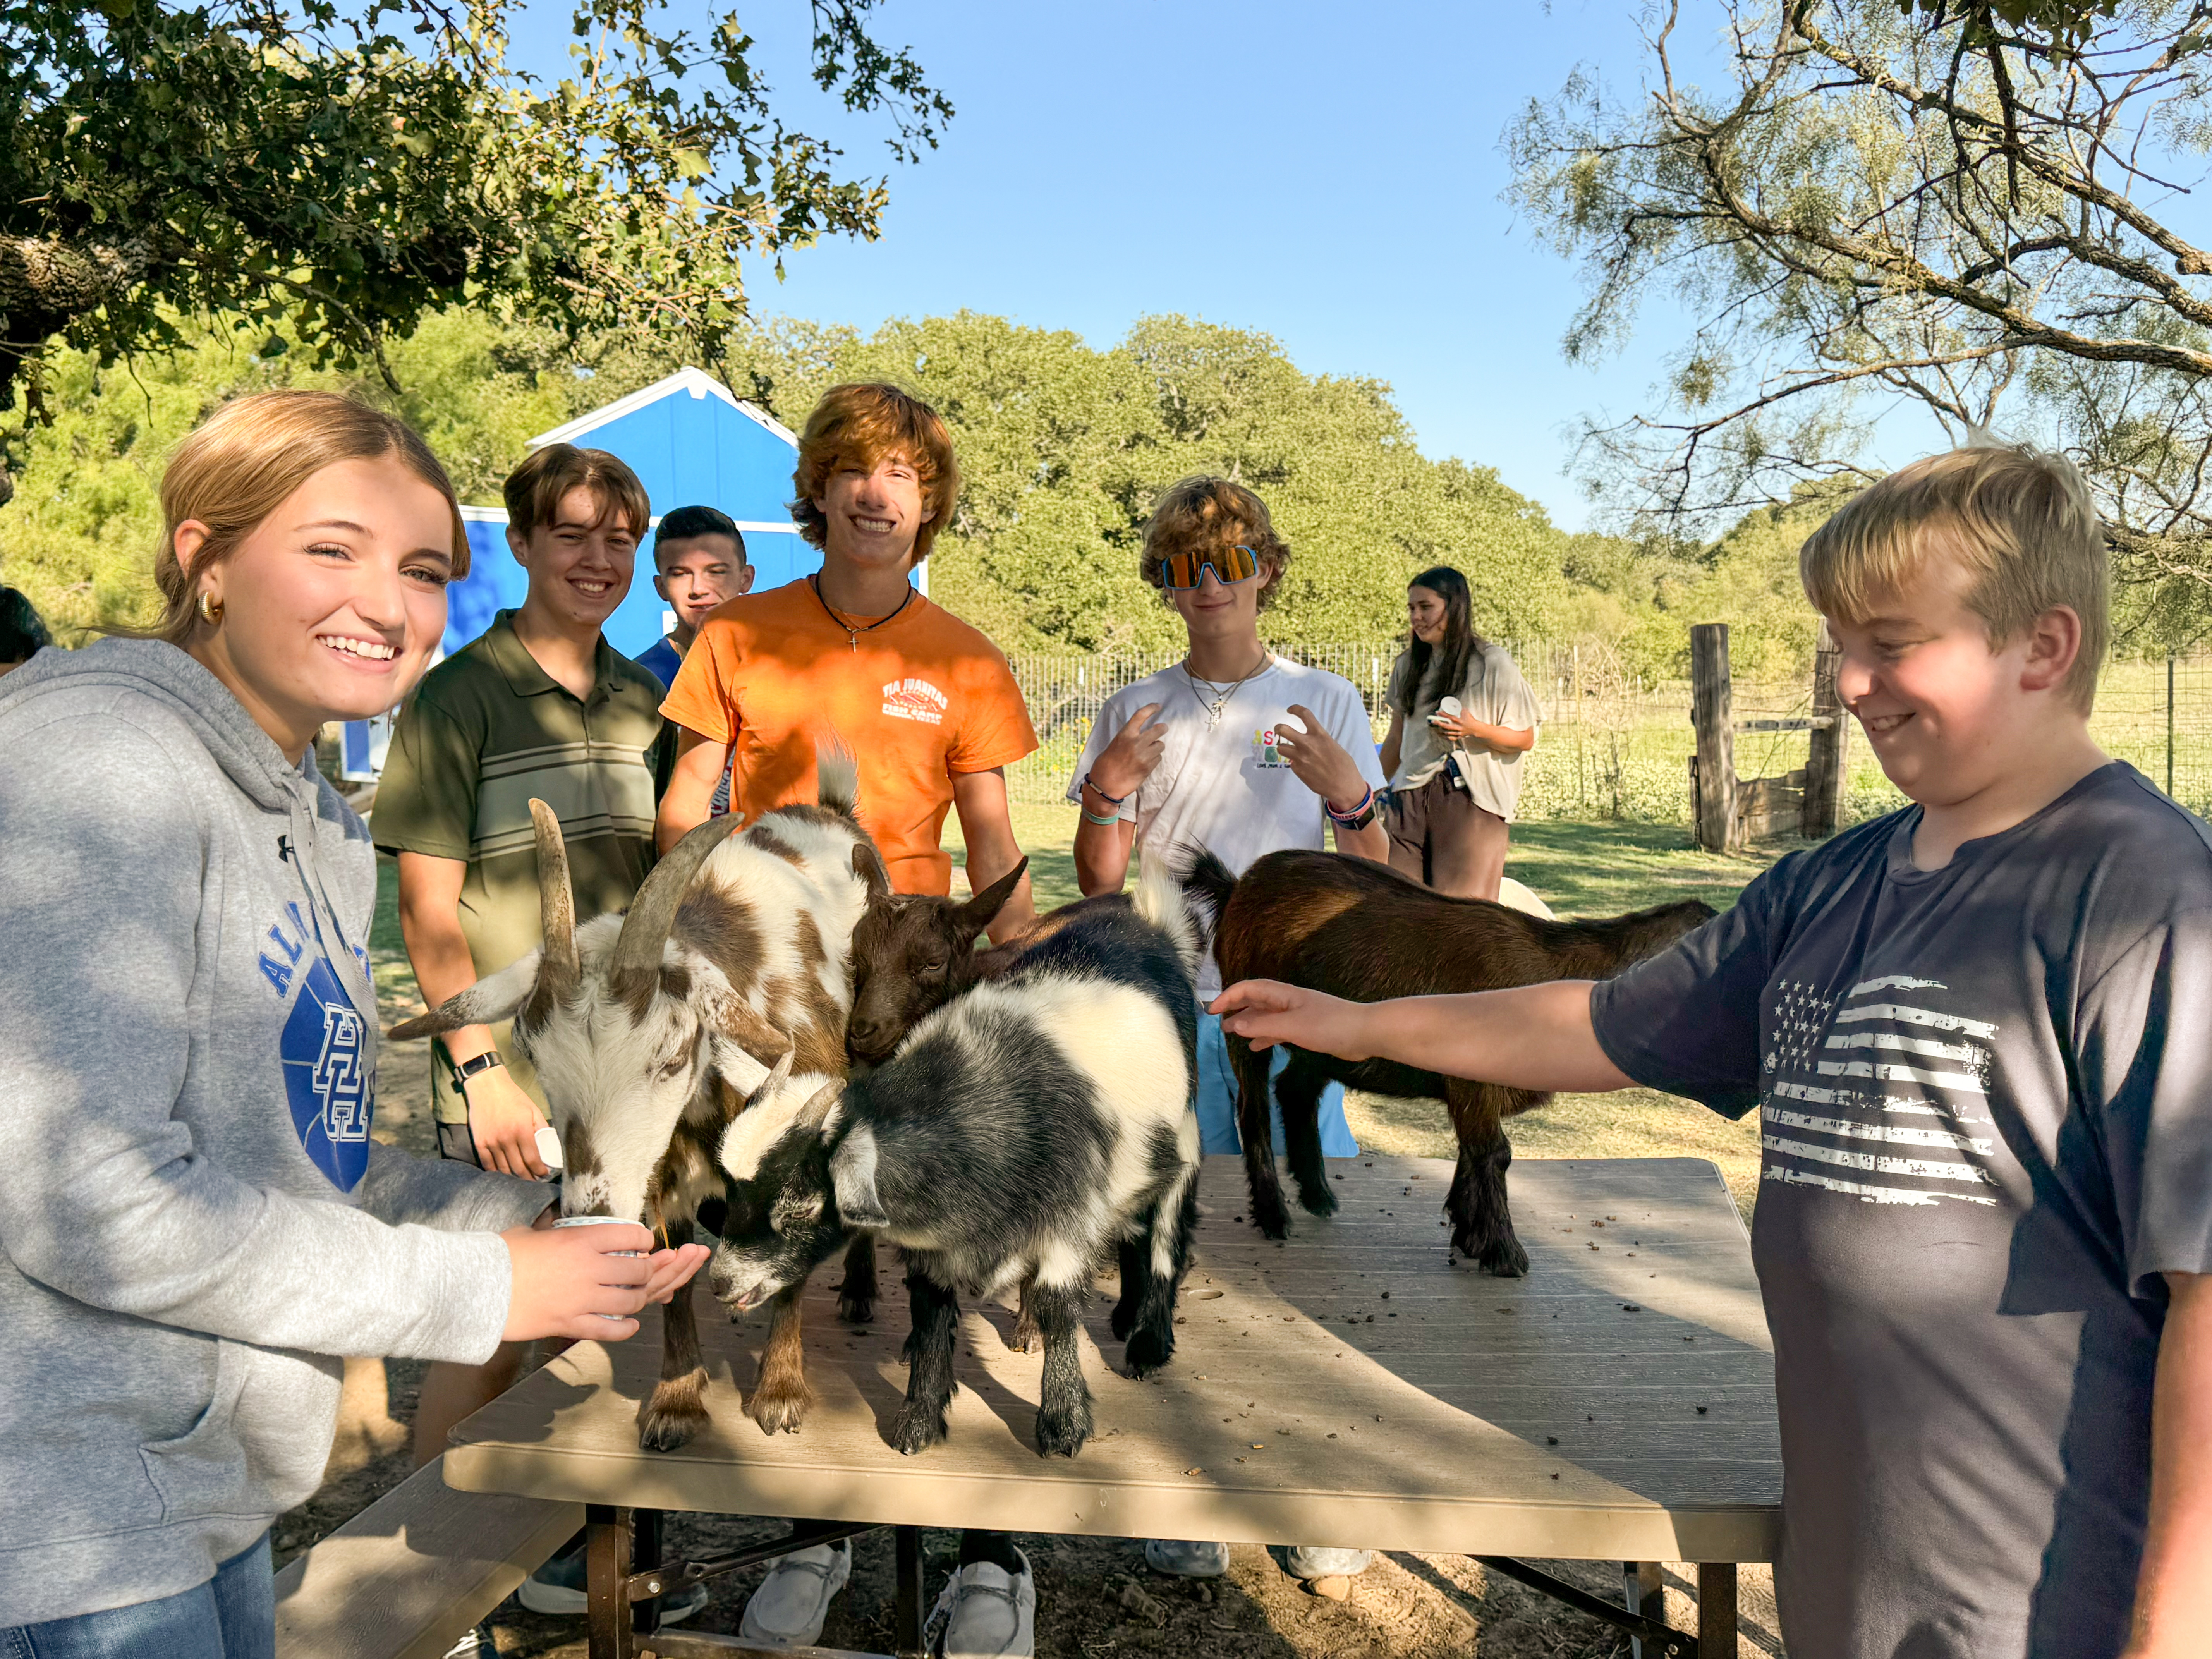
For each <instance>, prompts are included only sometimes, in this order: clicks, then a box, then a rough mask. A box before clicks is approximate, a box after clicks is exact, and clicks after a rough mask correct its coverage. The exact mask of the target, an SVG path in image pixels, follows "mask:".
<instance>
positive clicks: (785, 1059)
mask: <svg viewBox="0 0 2212 1659" xmlns="http://www.w3.org/2000/svg"><path fill="white" fill-rule="evenodd" d="M795 1052H796V1050H793V1049H790V1048H787V1049H785V1050H784V1051H783V1055H782V1058H781V1059H780V1060H777V1061H776V1062H775V1065H774V1066H771V1067H769V1074H768V1075H767V1076H766V1077H764V1078H763V1079H761V1080H760V1081H759V1082H758V1083H757V1084H756V1085H754V1086H753V1091H752V1092H751V1093H750V1094H749V1095H747V1096H746V1097H745V1109H746V1110H747V1111H750V1110H751V1109H753V1108H754V1107H756V1106H757V1105H759V1104H760V1103H762V1102H763V1101H764V1100H768V1099H770V1098H772V1097H774V1096H775V1092H776V1091H777V1090H779V1089H781V1088H782V1087H783V1085H785V1084H787V1083H788V1082H789V1081H791V1056H792V1055H793V1053H795Z"/></svg>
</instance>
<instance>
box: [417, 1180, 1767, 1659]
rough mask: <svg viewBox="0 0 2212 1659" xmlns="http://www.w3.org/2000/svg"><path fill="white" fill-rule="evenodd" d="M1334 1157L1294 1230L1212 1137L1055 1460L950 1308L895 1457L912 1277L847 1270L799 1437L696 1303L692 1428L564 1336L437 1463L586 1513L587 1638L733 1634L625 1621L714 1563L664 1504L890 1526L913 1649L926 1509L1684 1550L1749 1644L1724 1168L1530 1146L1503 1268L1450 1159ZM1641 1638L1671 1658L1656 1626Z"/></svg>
mask: <svg viewBox="0 0 2212 1659" xmlns="http://www.w3.org/2000/svg"><path fill="white" fill-rule="evenodd" d="M1330 1168H1331V1171H1332V1180H1334V1182H1336V1190H1337V1193H1338V1194H1339V1197H1340V1200H1341V1205H1342V1207H1341V1209H1340V1211H1339V1212H1338V1214H1337V1215H1336V1216H1334V1218H1330V1219H1328V1220H1320V1219H1316V1218H1312V1217H1310V1216H1307V1215H1306V1214H1304V1212H1293V1216H1294V1219H1293V1222H1292V1227H1291V1237H1290V1238H1289V1239H1288V1240H1287V1241H1286V1242H1285V1243H1279V1244H1278V1243H1270V1242H1268V1241H1267V1240H1266V1239H1264V1238H1262V1237H1261V1236H1260V1235H1259V1234H1258V1232H1256V1231H1255V1230H1254V1229H1253V1228H1252V1227H1251V1226H1250V1225H1249V1223H1248V1222H1247V1221H1246V1220H1245V1219H1244V1215H1245V1210H1246V1205H1245V1196H1244V1194H1245V1187H1244V1176H1243V1165H1242V1163H1241V1161H1240V1160H1237V1159H1235V1158H1208V1159H1207V1160H1206V1170H1205V1174H1204V1176H1203V1180H1202V1184H1201V1188H1200V1192H1201V1195H1202V1197H1203V1199H1204V1202H1205V1207H1206V1215H1205V1217H1204V1218H1203V1219H1202V1220H1201V1222H1200V1231H1199V1249H1198V1256H1197V1261H1196V1265H1195V1266H1194V1267H1193V1269H1192V1271H1191V1273H1190V1276H1189V1278H1188V1280H1187V1281H1186V1283H1185V1285H1184V1288H1183V1292H1182V1303H1181V1304H1180V1307H1179V1310H1178V1316H1177V1320H1176V1323H1177V1325H1178V1326H1179V1327H1180V1329H1179V1330H1178V1332H1177V1336H1178V1339H1179V1340H1178V1346H1177V1347H1176V1355H1175V1358H1174V1360H1173V1362H1172V1363H1171V1364H1169V1365H1168V1366H1167V1367H1166V1369H1165V1370H1163V1371H1161V1372H1159V1373H1158V1375H1156V1376H1152V1377H1150V1378H1147V1379H1146V1380H1145V1381H1142V1382H1137V1381H1133V1380H1132V1379H1130V1378H1127V1377H1125V1376H1121V1375H1119V1374H1118V1373H1117V1372H1116V1371H1115V1370H1113V1369H1112V1364H1119V1362H1120V1358H1121V1345H1120V1344H1119V1343H1118V1342H1115V1340H1113V1338H1112V1336H1111V1334H1109V1332H1108V1330H1107V1328H1106V1315H1107V1310H1108V1308H1109V1304H1110V1297H1106V1296H1103V1295H1102V1296H1101V1297H1099V1298H1098V1300H1097V1303H1096V1304H1095V1305H1094V1307H1093V1309H1092V1311H1091V1318H1090V1322H1089V1336H1090V1339H1091V1340H1090V1341H1089V1342H1087V1343H1086V1344H1085V1375H1086V1376H1088V1377H1089V1379H1090V1383H1091V1389H1092V1391H1093V1394H1094V1395H1095V1396H1096V1401H1095V1407H1094V1410H1095V1415H1096V1419H1097V1438H1096V1439H1094V1440H1092V1441H1091V1443H1090V1444H1089V1445H1087V1446H1085V1448H1084V1449H1083V1451H1082V1452H1081V1453H1080V1455H1078V1456H1077V1457H1075V1458H1074V1459H1073V1460H1072V1461H1071V1460H1066V1459H1061V1458H1053V1459H1042V1458H1040V1457H1039V1456H1038V1455H1037V1454H1036V1449H1035V1448H1034V1445H1033V1443H1032V1440H1031V1434H1032V1431H1033V1427H1034V1422H1035V1417H1036V1401H1037V1391H1038V1374H1039V1358H1040V1357H1039V1355H1037V1354H1036V1353H1019V1352H1013V1351H1012V1350H1010V1349H1008V1348H1007V1347H1006V1344H1005V1340H1004V1339H1005V1337H1006V1334H1008V1333H1009V1332H1010V1331H1011V1329H1012V1322H1013V1314H1012V1311H1011V1310H1006V1309H1003V1308H1000V1307H997V1306H986V1307H974V1306H969V1307H964V1308H963V1316H962V1335H963V1341H962V1342H961V1344H960V1347H959V1351H958V1355H957V1360H956V1367H957V1376H958V1378H959V1380H960V1382H961V1383H962V1384H963V1386H962V1388H961V1389H960V1391H959V1393H958V1394H957V1395H956V1396H955V1397H954V1401H953V1405H952V1409H951V1415H950V1419H949V1420H950V1424H951V1437H950V1438H949V1439H948V1440H947V1441H946V1442H945V1443H944V1444H942V1445H940V1446H938V1447H936V1448H933V1449H931V1450H930V1451H928V1452H926V1453H924V1454H922V1455H920V1456H917V1457H911V1458H908V1457H902V1456H901V1455H899V1454H898V1453H897V1452H896V1451H894V1450H892V1449H891V1448H890V1446H889V1444H887V1443H886V1440H885V1436H886V1433H887V1431H888V1430H889V1428H890V1424H891V1422H892V1421H893V1419H894V1418H895V1417H896V1413H897V1411H898V1408H899V1406H900V1403H901V1401H902V1400H903V1398H904V1395H905V1389H906V1374H905V1370H904V1369H903V1367H902V1364H901V1363H900V1348H901V1345H902V1343H903V1342H904V1340H905V1338H906V1334H907V1329H908V1322H907V1318H906V1310H905V1307H904V1298H903V1297H901V1296H898V1295H896V1293H893V1294H890V1295H889V1296H888V1297H886V1299H885V1301H884V1304H882V1305H881V1306H880V1307H879V1309H878V1321H877V1322H876V1323H875V1324H873V1325H872V1326H863V1327H857V1328H855V1327H852V1326H847V1325H842V1324H840V1323H838V1322H837V1320H836V1298H835V1296H834V1293H833V1291H832V1289H831V1286H832V1285H834V1284H835V1282H836V1279H837V1277H838V1274H837V1273H836V1269H835V1267H834V1265H833V1266H832V1267H830V1268H829V1269H828V1270H826V1271H824V1272H823V1273H819V1274H817V1279H816V1283H815V1285H814V1286H813V1287H812V1288H811V1291H810V1292H809V1294H808V1298H807V1306H806V1318H807V1322H808V1331H807V1340H806V1348H807V1356H806V1357H807V1373H808V1376H809V1378H810V1380H811V1383H812V1385H813V1387H814V1389H816V1391H817V1393H818V1394H819V1395H820V1396H821V1403H820V1404H819V1405H818V1406H817V1407H816V1408H815V1410H814V1413H813V1414H812V1415H811V1416H810V1417H809V1418H808V1419H806V1422H805V1426H804V1427H803V1428H801V1429H800V1430H799V1432H797V1433H796V1434H788V1435H776V1436H772V1437H771V1436H766V1435H763V1433H762V1432H761V1431H760V1430H759V1429H758V1428H757V1426H756V1425H754V1424H753V1423H752V1421H751V1420H750V1419H748V1418H746V1417H744V1415H743V1414H742V1413H741V1411H740V1409H739V1406H740V1397H739V1394H738V1386H737V1385H738V1384H746V1383H750V1382H751V1381H752V1378H753V1376H754V1372H755V1365H756V1362H757V1354H758V1352H759V1347H760V1344H761V1340H762V1338H763V1335H764V1334H765V1329H766V1322H765V1316H756V1317H753V1318H750V1319H748V1320H746V1321H744V1322H740V1323H738V1324H736V1325H729V1324H726V1323H725V1322H723V1321H721V1320H720V1318H719V1317H711V1318H709V1317H702V1326H705V1327H707V1328H708V1334H707V1337H706V1346H707V1358H708V1368H709V1372H710V1375H711V1376H712V1378H713V1383H712V1385H711V1386H710V1388H709V1389H708V1407H709V1409H710V1411H711V1412H712V1413H713V1422H712V1424H711V1425H710V1426H709V1428H708V1431H705V1432H703V1433H702V1434H701V1435H700V1436H699V1437H696V1439H694V1440H693V1441H692V1442H691V1443H690V1444H689V1445H687V1446H685V1447H684V1448H683V1449H680V1450H678V1451H676V1452H671V1453H650V1452H643V1451H641V1450H640V1449H638V1445H637V1430H636V1413H637V1410H638V1407H639V1405H640V1403H641V1401H643V1399H644V1398H645V1397H646V1395H647V1394H649V1393H650V1391H651V1389H652V1386H653V1376H654V1372H655V1369H656V1364H657V1360H658V1357H659V1344H657V1343H654V1342H652V1341H650V1340H646V1339H644V1338H640V1339H639V1340H633V1341H631V1342H629V1343H626V1344H622V1345H619V1346H616V1347H613V1348H608V1347H605V1346H601V1345H599V1344H596V1343H580V1344H578V1345H576V1346H574V1347H573V1348H571V1349H569V1350H568V1352H567V1353H565V1354H564V1355H562V1357H561V1358H558V1359H556V1360H555V1361H554V1362H553V1363H552V1364H550V1365H548V1366H546V1367H544V1369H543V1370H539V1371H538V1372H537V1373H536V1374H534V1375H533V1376H530V1377H528V1378H526V1380H525V1381H524V1382H522V1383H520V1384H519V1385H518V1386H517V1387H516V1388H514V1389H513V1390H511V1391H510V1392H508V1393H507V1395H504V1396H503V1397H501V1399H500V1400H499V1401H495V1403H494V1404H492V1405H490V1406H489V1407H485V1408H484V1409H483V1411H481V1412H478V1413H477V1414H476V1415H475V1416H473V1417H471V1418H470V1419H468V1420H467V1421H466V1422H465V1423H464V1424H462V1425H460V1427H459V1429H458V1430H457V1431H455V1434H454V1444H453V1449H451V1450H449V1451H448V1452H447V1455H446V1459H445V1467H446V1478H447V1481H448V1482H449V1483H450V1484H451V1485H453V1486H458V1487H461V1488H464V1489H466V1490H469V1491H474V1492H512V1493H520V1494H526V1495H529V1496H533V1497H539V1498H563V1499H568V1500H570V1501H580V1502H582V1503H584V1504H586V1505H588V1506H590V1507H589V1508H588V1509H587V1511H586V1513H587V1516H588V1521H589V1525H588V1530H589V1531H590V1533H591V1534H592V1563H591V1573H590V1582H591V1589H592V1618H591V1625H592V1649H591V1651H592V1655H593V1659H629V1656H630V1655H633V1654H638V1653H647V1652H650V1653H653V1654H658V1655H662V1656H667V1659H681V1656H684V1655H690V1654H706V1653H710V1652H711V1653H727V1652H731V1651H742V1649H738V1648H737V1647H736V1645H735V1644H734V1643H733V1642H732V1638H714V1637H708V1636H704V1635H700V1634H696V1633H681V1634H679V1633H676V1632H659V1633H652V1632H650V1631H649V1630H648V1631H647V1632H642V1633H641V1632H639V1631H637V1630H635V1629H634V1628H633V1627H632V1621H631V1620H630V1619H629V1617H627V1616H624V1613H625V1607H626V1605H627V1603H628V1601H631V1600H635V1601H644V1600H645V1599H646V1598H647V1596H648V1595H651V1594H653V1593H655V1592H659V1591H665V1590H666V1589H672V1588H674V1587H675V1586H676V1585H677V1584H678V1583H692V1582H696V1581H697V1578H698V1577H703V1576H707V1575H706V1574H704V1573H701V1572H698V1571H693V1570H690V1569H686V1568H685V1567H684V1566H683V1565H682V1564H676V1563H662V1562H661V1561H660V1559H659V1544H658V1535H657V1534H658V1525H657V1522H658V1514H657V1512H658V1511H661V1510H695V1511H706V1512H710V1513H717V1514H732V1515H746V1516H783V1517H789V1518H792V1519H793V1520H794V1521H795V1522H799V1523H800V1524H799V1527H798V1528H797V1529H796V1531H795V1532H794V1534H793V1536H794V1537H796V1538H799V1539H801V1540H802V1541H829V1540H830V1539H831V1538H834V1537H844V1536H849V1535H851V1534H854V1533H856V1532H860V1531H863V1530H866V1529H867V1528H872V1527H877V1526H890V1527H893V1528H896V1529H897V1537H898V1551H897V1556H898V1561H899V1567H900V1585H899V1595H898V1603H899V1607H898V1612H899V1618H898V1620H897V1625H898V1630H899V1636H898V1641H899V1645H900V1649H901V1651H902V1653H903V1652H906V1651H909V1650H918V1649H919V1645H920V1621H921V1547H920V1535H919V1530H918V1529H919V1528H921V1527H923V1526H933V1527H959V1526H966V1527H983V1528H994V1529H1000V1530H1005V1531H1009V1532H1028V1533H1085V1534H1100V1535H1106V1536H1114V1537H1139V1538H1208V1539H1218V1540H1221V1541H1225V1542H1230V1543H1255V1544H1264V1543H1291V1542H1295V1543H1302V1544H1312V1545H1342V1546H1348V1547H1357V1548H1365V1549H1376V1550H1419V1551H1431V1552H1449V1553H1463V1554H1468V1555H1474V1556H1479V1557H1482V1558H1485V1559H1493V1558H1497V1559H1495V1560H1494V1561H1493V1565H1501V1566H1504V1567H1506V1568H1507V1569H1508V1570H1509V1571H1510V1570H1511V1569H1512V1568H1513V1567H1515V1566H1516V1565H1519V1564H1518V1563H1517V1562H1515V1561H1512V1560H1511V1559H1510V1558H1523V1557H1536V1558H1540V1559H1541V1558H1550V1559H1584V1560H1602V1559H1610V1560H1614V1561H1620V1562H1624V1563H1638V1562H1644V1563H1652V1562H1659V1561H1684V1562H1690V1563H1695V1564H1698V1565H1699V1646H1700V1647H1701V1648H1702V1650H1703V1652H1704V1655H1705V1659H1716V1656H1718V1659H1734V1656H1735V1564H1737V1563H1739V1562H1745V1561H1768V1560H1771V1559H1773V1554H1774V1545H1775V1541H1776V1534H1777V1529H1778V1516H1779V1506H1780V1503H1781V1492H1782V1471H1781V1462H1780V1453H1779V1450H1778V1439H1777V1434H1776V1429H1775V1417H1774V1392H1773V1360H1772V1356H1771V1351H1770V1348H1769V1344H1768V1340H1767V1334H1766V1324H1765V1316H1764V1315H1763V1313H1762V1312H1761V1310H1760V1305H1759V1287H1758V1284H1757V1282H1756V1280H1755V1279H1754V1277H1753V1272H1752V1267H1751V1256H1750V1249H1749V1240H1748V1238H1747V1235H1746V1233H1745V1231H1744V1227H1743V1224H1742V1221H1741V1218H1739V1217H1738V1215H1737V1213H1736V1210H1735V1204H1734V1202H1733V1201H1732V1200H1730V1198H1729V1194H1728V1190H1727V1188H1725V1187H1724V1186H1723V1184H1722V1182H1721V1179H1720V1175H1719V1172H1718V1171H1717V1170H1716V1169H1715V1168H1714V1167H1713V1166H1712V1165H1711V1164H1709V1163H1706V1162H1705V1161H1704V1160H1703V1159H1697V1158H1632V1159H1572V1160H1567V1159H1558V1160H1528V1161H1522V1162H1516V1164H1514V1165H1513V1169H1512V1175H1511V1181H1510V1184H1511V1194H1512V1203H1513V1212H1514V1216H1515V1220H1516V1226H1517V1228H1518V1231H1519V1233H1520V1236H1521V1240H1522V1243H1523V1244H1524V1245H1525V1246H1526V1247H1527V1249H1528V1256H1529V1269H1528V1277H1526V1278H1525V1279H1492V1278H1491V1277H1489V1276H1488V1275H1487V1274H1485V1273H1482V1272H1480V1270H1479V1269H1477V1268H1474V1267H1471V1266H1468V1265H1467V1264H1465V1263H1460V1264H1457V1265H1452V1264H1451V1263H1450V1262H1449V1247H1448V1233H1447V1231H1446V1230H1445V1228H1444V1227H1443V1225H1442V1216H1441V1206H1442V1203H1443V1196H1444V1194H1445V1191H1446V1189H1447V1188H1448V1186H1449V1182H1450V1179H1451V1173H1452V1166H1451V1165H1450V1164H1448V1163H1444V1162H1442V1161H1439V1160H1434V1159H1427V1158H1392V1157H1386V1156H1379V1155H1378V1156H1373V1157H1365V1158H1357V1159H1338V1160H1332V1161H1331V1164H1330ZM894 1282H895V1281H892V1280H888V1279H887V1281H886V1283H887V1285H890V1284H891V1283H894ZM1106 1282H1107V1281H1105V1280H1103V1279H1102V1285H1103V1284H1105V1283H1106ZM1102 1349H1103V1353H1102V1352H1100V1350H1102ZM1109 1361H1110V1362H1111V1364H1109ZM733 1377H734V1378H735V1379H736V1380H737V1382H736V1384H733V1383H732V1378H733ZM634 1544H635V1550H636V1553H637V1558H638V1559H640V1560H642V1561H645V1562H647V1564H648V1565H647V1567H645V1568H643V1569H634V1568H633V1565H632V1561H631V1554H632V1549H633V1545H634ZM789 1547H792V1545H791V1544H790V1542H789V1541H778V1542H777V1543H775V1544H774V1545H771V1546H765V1547H761V1548H759V1549H756V1550H752V1551H747V1552H744V1553H742V1556H732V1557H727V1558H723V1559H720V1560H719V1561H716V1562H713V1563H707V1564H694V1567H696V1566H697V1565H705V1566H708V1567H709V1568H711V1569H712V1570H713V1571H730V1570H732V1569H733V1568H734V1567H735V1566H737V1565H745V1564H748V1563H750V1562H752V1561H757V1560H760V1559H766V1558H767V1557H769V1556H772V1555H775V1554H779V1553H782V1552H783V1551H784V1550H786V1549H787V1548H789ZM662 1568H665V1569H667V1571H657V1570H658V1569H662ZM1522 1571H1523V1572H1524V1573H1525V1572H1526V1571H1527V1570H1526V1569H1525V1568H1524V1569H1522ZM1539 1577H1541V1575H1539ZM1646 1582H1649V1578H1648V1577H1647V1579H1646ZM625 1586H626V1587H627V1593H625V1588H624V1587H625ZM638 1622H639V1623H641V1624H642V1625H645V1626H650V1625H651V1623H652V1615H651V1613H650V1612H647V1613H645V1614H644V1616H643V1617H642V1618H641V1620H639V1621H638ZM1643 1645H1644V1651H1645V1652H1646V1653H1647V1654H1650V1653H1660V1652H1665V1651H1668V1648H1667V1647H1666V1646H1665V1645H1664V1644H1663V1643H1662V1644H1660V1645H1655V1644H1654V1642H1653V1640H1652V1637H1651V1632H1645V1639H1644V1644H1643ZM1674 1651H1676V1652H1687V1651H1690V1649H1689V1648H1688V1646H1687V1644H1683V1645H1681V1646H1679V1647H1676V1648H1674Z"/></svg>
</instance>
